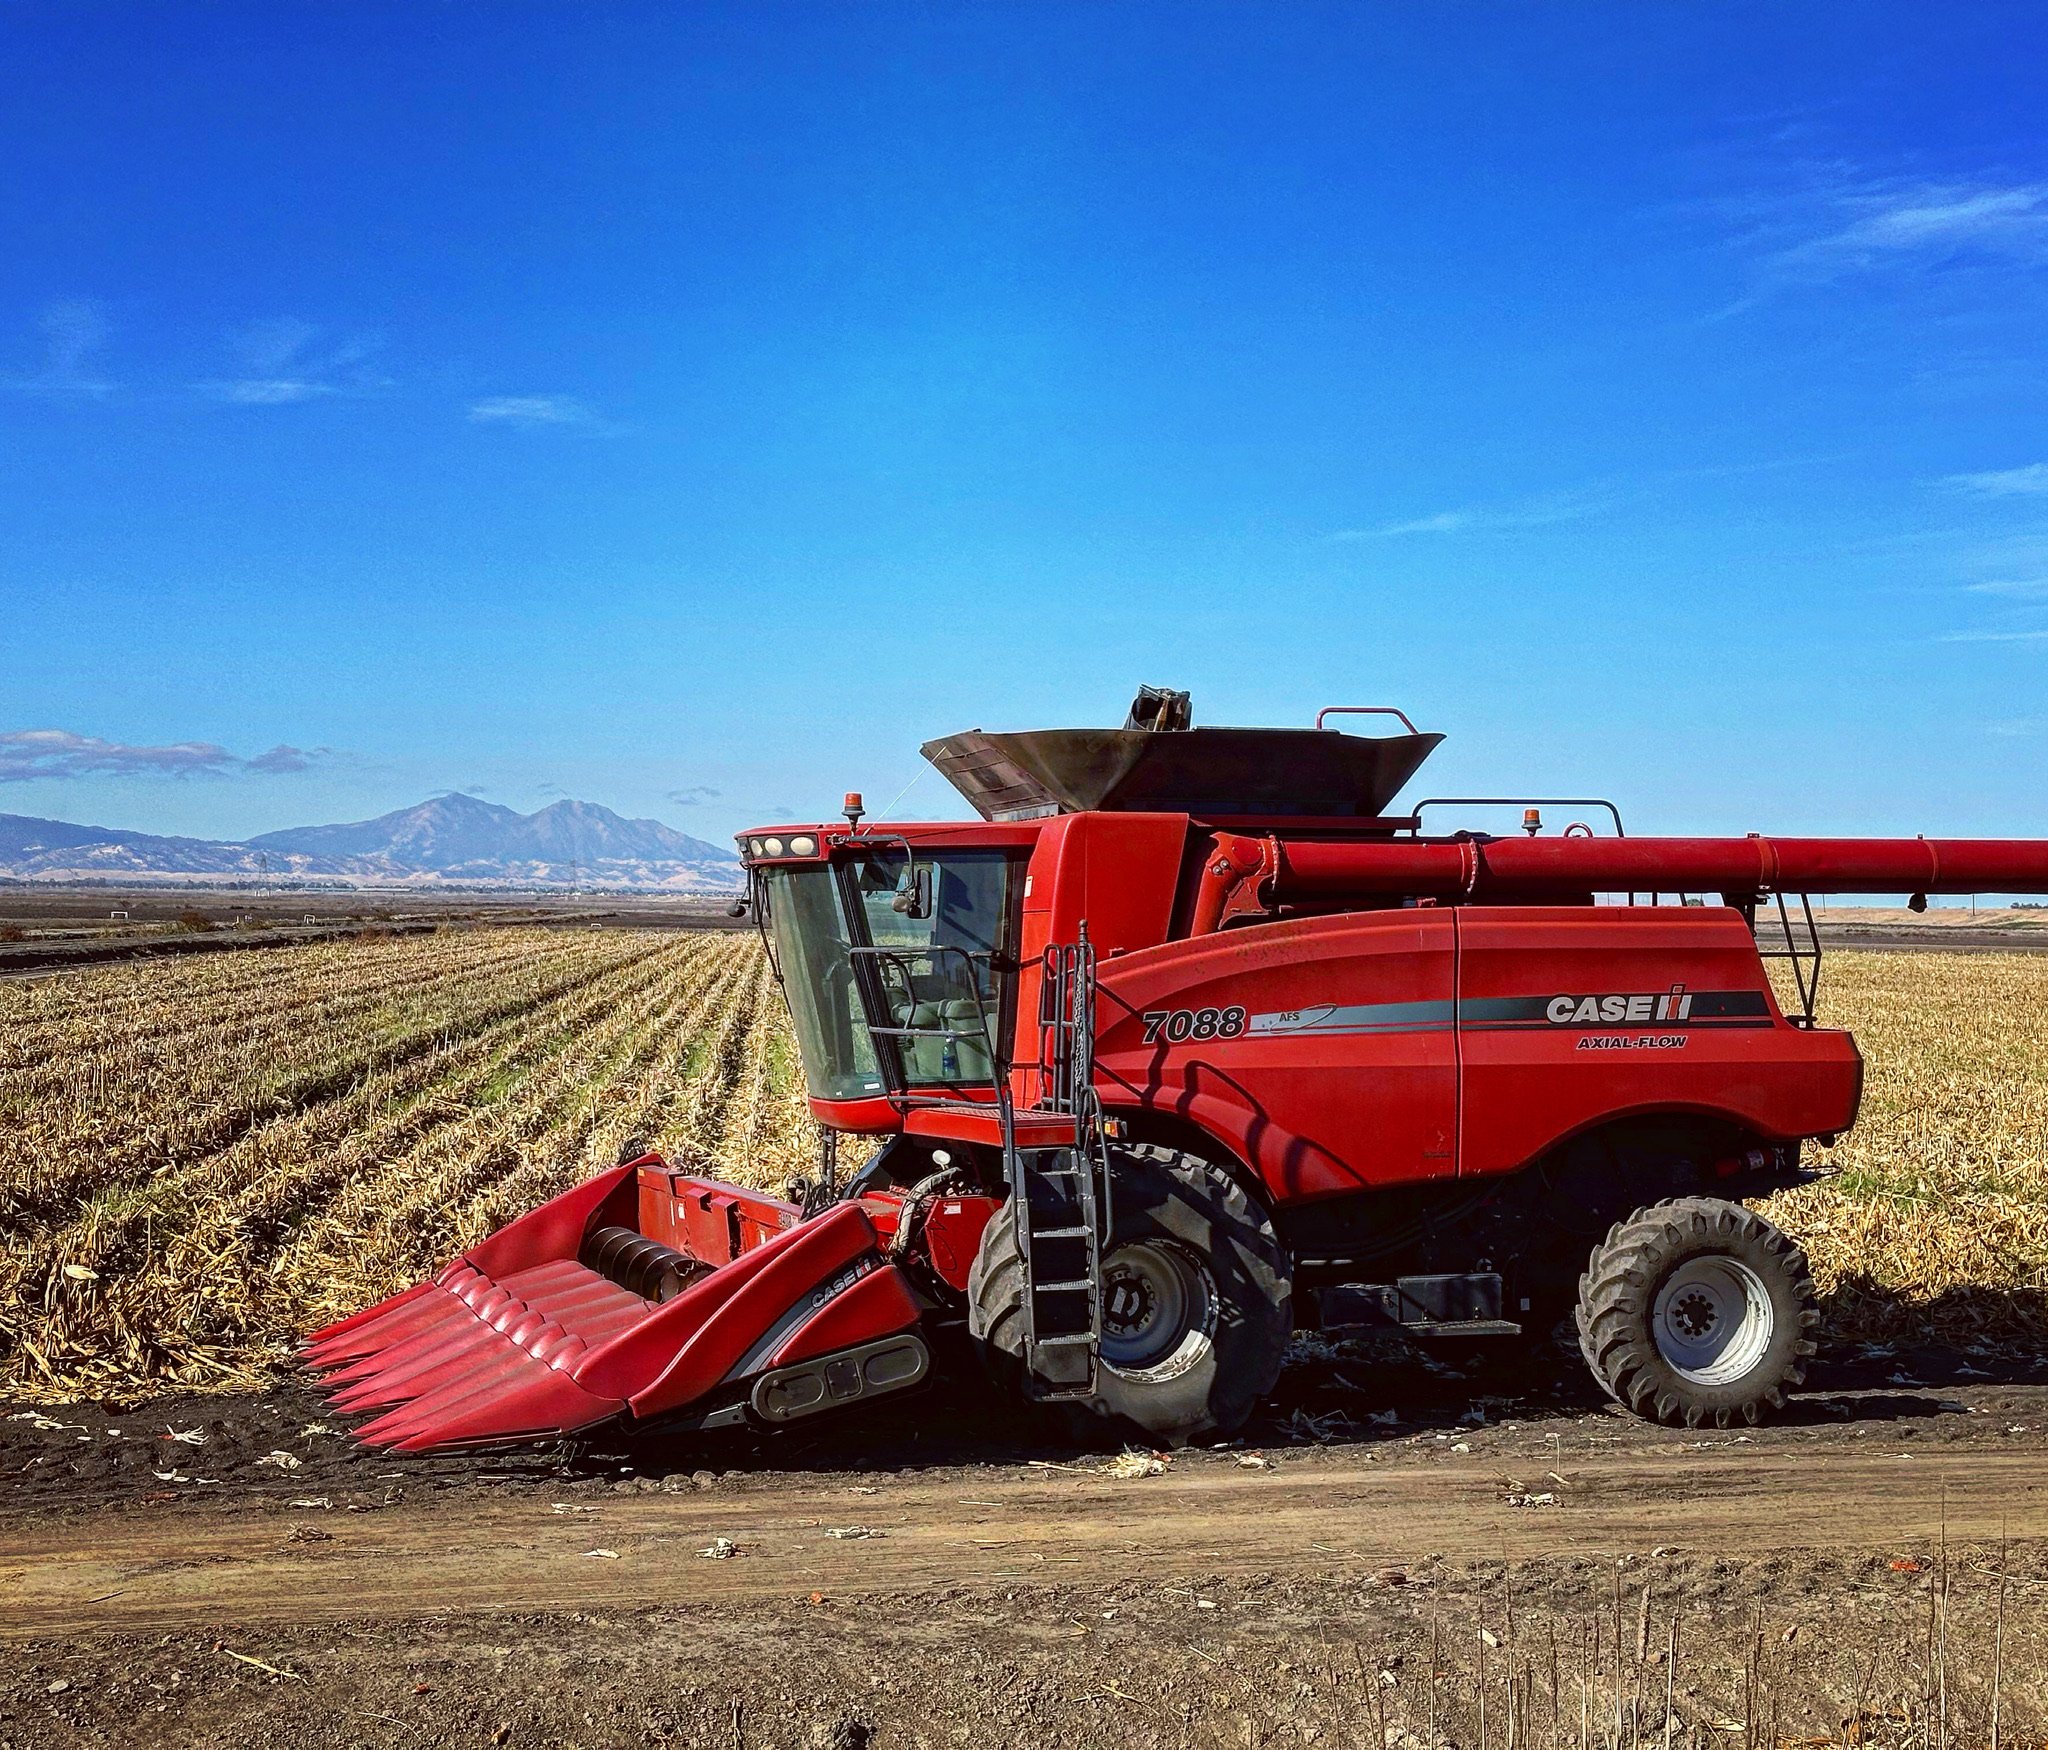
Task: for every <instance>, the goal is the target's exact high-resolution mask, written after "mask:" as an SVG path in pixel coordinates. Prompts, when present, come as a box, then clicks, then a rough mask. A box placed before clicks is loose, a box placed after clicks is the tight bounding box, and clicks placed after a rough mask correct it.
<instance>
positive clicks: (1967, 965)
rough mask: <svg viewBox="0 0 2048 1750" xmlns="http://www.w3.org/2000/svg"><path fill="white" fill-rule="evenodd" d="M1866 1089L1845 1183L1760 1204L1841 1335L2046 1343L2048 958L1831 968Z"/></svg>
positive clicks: (1840, 1168)
mask: <svg viewBox="0 0 2048 1750" xmlns="http://www.w3.org/2000/svg"><path fill="white" fill-rule="evenodd" d="M1820 1020H1821V1022H1822V1023H1823V1024H1824V1025H1826V1026H1831V1027H1847V1028H1849V1029H1850V1030H1851V1031H1853V1032H1854V1033H1855V1035H1856V1039H1857V1043H1858V1044H1859V1045H1860V1046H1861V1047H1862V1050H1863V1057H1864V1063H1865V1068H1866V1078H1865V1083H1864V1096H1863V1109H1862V1113H1861V1115H1860V1116H1859V1117H1858V1119H1857V1122H1856V1128H1855V1129H1854V1130H1852V1131H1851V1132H1850V1133H1849V1134H1848V1135H1847V1136H1845V1137H1843V1138H1842V1140H1841V1141H1840V1142H1839V1143H1838V1144H1837V1145H1836V1146H1835V1147H1834V1148H1832V1149H1828V1150H1824V1151H1819V1152H1817V1153H1816V1154H1815V1155H1814V1156H1813V1157H1812V1158H1813V1159H1814V1161H1815V1162H1816V1163H1817V1164H1819V1165H1822V1166H1824V1167H1827V1168H1829V1169H1830V1170H1832V1171H1833V1172H1834V1173H1835V1175H1836V1176H1835V1177H1833V1178H1830V1179H1828V1180H1827V1181H1825V1182H1824V1183H1821V1184H1817V1185H1809V1186H1803V1187H1801V1188H1799V1189H1797V1190H1794V1191H1788V1192H1783V1193H1781V1194H1780V1195H1778V1196H1777V1197H1775V1198H1772V1199H1770V1200H1769V1201H1768V1202H1766V1203H1764V1204H1762V1205H1760V1207H1761V1208H1762V1209H1763V1210H1764V1212H1765V1213H1766V1214H1767V1215H1769V1216H1771V1217H1772V1218H1773V1219H1774V1220H1776V1221H1777V1222H1779V1223H1780V1225H1782V1226H1783V1227H1785V1228H1786V1229H1787V1230H1788V1231H1790V1232H1791V1233H1792V1234H1793V1235H1794V1236H1795V1237H1797V1238H1798V1239H1799V1240H1800V1241H1801V1242H1802V1243H1803V1244H1804V1245H1805V1246H1806V1249H1807V1253H1808V1256H1809V1257H1810V1258H1811V1259H1812V1261H1813V1266H1814V1277H1815V1281H1816V1283H1817V1284H1818V1286H1819V1288H1820V1290H1821V1292H1822V1294H1823V1296H1824V1297H1825V1298H1826V1303H1827V1311H1828V1319H1829V1324H1830V1327H1831V1329H1832V1330H1833V1331H1834V1333H1835V1334H1836V1335H1837V1336H1853V1337H1861V1338H1871V1339H1887V1338H1896V1337H1901V1336H1905V1335H1908V1334H1911V1333H1922V1334H1928V1335H1933V1336H1936V1337H1938V1338H1940V1339H1942V1340H1943V1341H1947V1342H1960V1341H1964V1340H1968V1339H1971V1338H1977V1337H1988V1338H1992V1339H2006V1338H2014V1337H2027V1338H2030V1339H2032V1340H2034V1341H2036V1342H2038V1341H2040V1340H2041V1339H2043V1338H2048V954H1933V953H1907V954H1896V953H1895V954H1870V953H1864V954H1855V953H1838V954H1830V955H1829V956H1828V959H1827V965H1826V974H1825V978H1824V981H1823V985H1822V994H1821V1004H1820Z"/></svg>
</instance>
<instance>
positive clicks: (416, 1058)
mask: <svg viewBox="0 0 2048 1750" xmlns="http://www.w3.org/2000/svg"><path fill="white" fill-rule="evenodd" d="M814 1135H815V1132H814V1131H813V1130H812V1128H811V1125H810V1121H809V1118H808V1115H807V1113H806V1111H805V1109H804V1106H803V1101H802V1098H801V1093H800V1084H799V1078H798V1076H797V1073H796V1064H795V1058H794V1053H793V1051H792V1049H791V1047H790V1044H789V1041H788V1036H787V1033H786V1030H785V1027H784V1015H783V1009H782V1003H781V998H780V996H779V995H778V994H777V993H776V991H775V988H774V983H773V979H772V976H771V974H770V972H769V970H768V966H767V963H766V959H765V957H764V956H763V955H762V953H761V952H760V949H759V947H758V945H757V944H756V943H755V941H754V940H753V938H752V937H751V936H749V935H744V934H694V933H672V932H637V931H630V932H629V931H604V932H577V933H571V932H567V931H551V930H504V931H479V932H474V933H464V934H447V935H437V936H430V937H426V938H423V939H419V938H416V939H408V940H391V941H359V942H347V943H333V944H326V945H320V946H315V947H306V948H296V949H289V950H270V951H252V952H248V953H229V954H223V955H218V956H213V957H210V958H208V959H206V960H204V961H194V962H191V963H189V964H180V965H174V966H151V967H136V968H127V969H120V970H109V971H106V972H100V973H94V974H90V975H87V976H84V977H80V978H71V979H61V980H53V981H50V982H47V983H42V984H35V985H30V984H13V985H6V986H0V1224H4V1232H5V1235H6V1249H5V1258H4V1262H0V1309H4V1311H0V1388H4V1389H6V1390H8V1391H10V1392H12V1393H16V1394H19V1395H24V1396H28V1397H31V1398H36V1397H42V1398H63V1397H70V1396H75V1395H81V1394H106V1393H122V1392H133V1391H134V1390H136V1389H137V1388H138V1387H140V1386H143V1385H145V1384H146V1383H148V1382H151V1381H162V1382H165V1383H173V1382H175V1383H180V1384H186V1385H221V1386H230V1385H235V1384H239V1383H248V1382H250V1381H252V1380H253V1379H255V1378H256V1377H258V1376H260V1375H261V1374H263V1373H264V1372H265V1371H266V1370H267V1369H269V1368H271V1367H274V1366H275V1365H276V1364H277V1363H279V1362H280V1361H282V1359H283V1358H284V1357H285V1355H286V1353H287V1348H286V1346H287V1344H288V1343H289V1342H290V1341H291V1339H292V1338H293V1337H294V1336H296V1335H297V1334H298V1333H300V1332H302V1331H305V1330H307V1329H310V1328H312V1327H314V1326H317V1325H319V1324H321V1323H323V1322H325V1321H326V1320H328V1319H330V1318H333V1317H336V1316H338V1315H340V1314H343V1313H346V1312H349V1311H351V1310H353V1309H354V1308H355V1307H357V1306H361V1305H363V1304H365V1303H366V1302H369V1301H373V1300H375V1299H377V1298H379V1297H380V1296H382V1295H384V1294H386V1293H388V1292H390V1290H392V1289H393V1288H395V1287H398V1286H402V1285H403V1284H404V1283H406V1282H408V1281H411V1280H413V1279H415V1278H417V1277H418V1276H420V1275H421V1274H423V1273H425V1272H427V1271H430V1270H431V1269H433V1268H434V1267H435V1265H437V1264H438V1263H439V1262H440V1261H441V1260H443V1259H445V1258H446V1257H447V1256H448V1254H449V1253H450V1252H452V1251H455V1250H458V1249H459V1248H461V1247H462V1246H464V1245H467V1244H469V1243H470V1242H472V1241H474V1240H475V1239H477V1238H479V1237H481V1236H482V1235H484V1234H486V1233H488V1232H490V1231H491V1230H492V1229H493V1228H495V1227H497V1226H499V1225H501V1224H502V1223H503V1222H505V1221H507V1220H509V1219H510V1218H511V1217H512V1216H514V1215H516V1214H518V1213H520V1212H521V1211H523V1210H525V1209H527V1208H530V1207H531V1206H532V1205H533V1204H535V1203H537V1202H539V1201H541V1200H542V1199H544V1198H546V1197H547V1196H549V1195H551V1194H552V1193H553V1192H555V1191H557V1190H560V1189H561V1188H563V1187H564V1186H566V1185H568V1184H571V1183H573V1182H574V1181H576V1180H577V1179H580V1178H582V1177H585V1176H586V1175H588V1174H589V1173H591V1172H593V1171H595V1170H597V1169H598V1168H601V1167H605V1166H609V1165H610V1164H611V1163H612V1162H613V1161H614V1160H615V1159H616V1158H618V1155H619V1151H620V1149H621V1148H622V1146H624V1145H625V1144H627V1143H629V1142H646V1143H654V1144H658V1145H659V1146H660V1147H661V1148H662V1149H663V1150H664V1151H666V1152H667V1153H669V1154H670V1156H671V1157H672V1158H675V1159H678V1160H683V1161H688V1162H690V1163H692V1164H693V1165H696V1166H698V1167H700V1168H702V1169H704V1170H707V1171H711V1172H715V1173H719V1174H721V1175H724V1176H743V1177H745V1178H747V1179H748V1180H749V1181H750V1182H753V1183H761V1184H770V1183H773V1184H779V1183H781V1182H782V1180H783V1179H785V1178H787V1177H788V1175H789V1173H790V1172H791V1171H793V1170H794V1169H796V1168H797V1167H798V1166H799V1165H800V1164H801V1163H802V1162H803V1161H804V1160H805V1159H806V1158H808V1156H809V1153H810V1150H811V1147H812V1139H813V1137H814Z"/></svg>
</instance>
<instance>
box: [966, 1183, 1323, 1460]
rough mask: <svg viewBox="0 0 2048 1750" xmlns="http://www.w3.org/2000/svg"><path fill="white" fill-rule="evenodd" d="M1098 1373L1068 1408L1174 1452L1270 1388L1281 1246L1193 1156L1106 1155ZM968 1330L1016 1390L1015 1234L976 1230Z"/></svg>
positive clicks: (1258, 1216)
mask: <svg viewBox="0 0 2048 1750" xmlns="http://www.w3.org/2000/svg"><path fill="white" fill-rule="evenodd" d="M1110 1179H1111V1185H1112V1192H1111V1216H1112V1223H1113V1225H1112V1228H1111V1232H1110V1236H1109V1243H1108V1244H1107V1246H1105V1247H1104V1249H1103V1256H1102V1278H1103V1281H1102V1301H1103V1331H1102V1356H1101V1365H1100V1366H1099V1367H1098V1368H1097V1369H1096V1389H1095V1393H1094V1395H1093V1396H1092V1397H1090V1398H1087V1399H1083V1400H1076V1401H1074V1404H1073V1407H1074V1408H1075V1409H1077V1410H1081V1411H1083V1412H1085V1413H1087V1414H1089V1415H1092V1416H1095V1417H1100V1418H1103V1419H1105V1420H1108V1421H1111V1422H1116V1423H1122V1424H1125V1425H1128V1426H1130V1427H1132V1428H1135V1429H1136V1430H1138V1431H1139V1432H1141V1433H1143V1434H1144V1435H1146V1436H1147V1437H1148V1438H1150V1439H1153V1440H1158V1441H1163V1442H1166V1443H1169V1444H1173V1445H1181V1444H1185V1443H1186V1442H1187V1441H1189V1440H1193V1439H1197V1438H1202V1437H1211V1436H1217V1435H1224V1434H1228V1433H1230V1432H1232V1431H1233V1430H1234V1429H1236V1428H1238V1427H1239V1426H1240V1425H1242V1423H1243V1422H1244V1420H1245V1418H1246V1417H1248V1416H1249V1415H1250V1414H1251V1413H1252V1411H1253V1409H1255V1408H1256V1407H1257V1405H1258V1402H1259V1400H1260V1399H1261V1398H1263V1397H1264V1396H1265V1395H1266V1394H1267V1393H1268V1392H1269V1391H1271V1390H1272V1389H1273V1383H1274V1381H1275V1380H1277V1379H1278V1378H1279V1376H1280V1362H1281V1359H1282V1357H1283V1356H1284V1355H1285V1353H1286V1350H1287V1343H1288V1339H1289V1338H1290V1337H1291V1336H1292V1335H1293V1328H1294V1316H1293V1297H1292V1281H1291V1278H1290V1275H1289V1267H1288V1258H1287V1252H1286V1249H1285V1248H1284V1247H1283V1246H1282V1245H1281V1244H1280V1241H1279V1238H1278V1236H1276V1235H1275V1233H1274V1231H1273V1225H1272V1223H1271V1222H1270V1221H1268V1220H1267V1218H1266V1215H1265V1213H1264V1211H1263V1210H1261V1209H1260V1208H1259V1207H1258V1206H1257V1205H1256V1204H1255V1203H1253V1202H1252V1200H1251V1198H1250V1197H1248V1196H1247V1195H1246V1194H1245V1191H1244V1189H1243V1187H1241V1186H1240V1185H1239V1184H1238V1183H1237V1181H1236V1180H1235V1179H1233V1178H1232V1177H1231V1176H1230V1175H1229V1174H1228V1173H1226V1172H1224V1171H1223V1170H1222V1169H1221V1168H1219V1167H1215V1166H1212V1165H1211V1164H1210V1163H1209V1162H1207V1161H1204V1160H1201V1159H1199V1158H1198V1157H1197V1156H1194V1155H1190V1154H1183V1153H1180V1152H1179V1151H1177V1150H1174V1149H1166V1148H1155V1147H1150V1146H1145V1145H1137V1144H1123V1145H1119V1146H1117V1147H1115V1148H1113V1149H1112V1150H1111V1152H1110ZM967 1305H968V1315H967V1316H968V1330H969V1332H970V1334H971V1335H972V1336H973V1337H974V1338H975V1340H976V1342H977V1343H978V1344H979V1346H980V1348H981V1350H982V1354H983V1357H984V1359H985V1360H986V1361H987V1362H988V1364H989V1366H990V1369H991V1371H992V1372H994V1374H995V1375H996V1377H997V1379H998V1380H999V1381H1000V1382H1002V1383H1004V1384H1006V1385H1009V1386H1011V1387H1013V1388H1015V1389H1018V1390H1020V1391H1023V1392H1024V1393H1025V1394H1026V1395H1027V1396H1028V1395H1030V1392H1029V1372H1028V1369H1027V1368H1026V1366H1025V1356H1024V1341H1025V1330H1024V1326H1025V1315H1024V1260H1023V1259H1022V1257H1021V1256H1020V1255H1019V1253H1018V1247H1017V1230H1016V1224H1015V1223H1014V1222H1012V1221H1011V1220H1009V1219H1008V1216H1007V1214H1006V1213H1005V1214H1000V1215H998V1216H997V1218H996V1219H995V1220H994V1221H992V1222H990V1223H989V1224H988V1227H987V1229H986V1230H985V1231H984V1232H983V1235H982V1242H981V1250H980V1252H979V1253H978V1254H977V1255H976V1257H975V1260H974V1268H973V1270H972V1271H971V1272H970V1273H969V1275H968V1280H967Z"/></svg>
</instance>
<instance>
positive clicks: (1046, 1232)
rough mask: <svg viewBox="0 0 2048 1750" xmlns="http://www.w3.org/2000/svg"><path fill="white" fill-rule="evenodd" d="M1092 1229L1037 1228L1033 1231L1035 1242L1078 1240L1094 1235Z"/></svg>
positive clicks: (1032, 1235)
mask: <svg viewBox="0 0 2048 1750" xmlns="http://www.w3.org/2000/svg"><path fill="white" fill-rule="evenodd" d="M1094 1231H1095V1230H1094V1229H1093V1228H1092V1227H1035V1228H1033V1229H1032V1230H1031V1237H1032V1238H1033V1239H1034V1240H1078V1239H1080V1238H1082V1237H1083V1236H1084V1235H1087V1234H1092V1233H1093V1232H1094Z"/></svg>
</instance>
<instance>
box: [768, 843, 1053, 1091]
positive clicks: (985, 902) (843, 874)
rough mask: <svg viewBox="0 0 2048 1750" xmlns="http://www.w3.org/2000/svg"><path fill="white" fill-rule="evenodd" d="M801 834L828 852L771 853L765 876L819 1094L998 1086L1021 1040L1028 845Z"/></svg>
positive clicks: (808, 1076)
mask: <svg viewBox="0 0 2048 1750" xmlns="http://www.w3.org/2000/svg"><path fill="white" fill-rule="evenodd" d="M782 838H783V843H784V845H785V846H786V845H787V844H789V843H790V842H792V839H791V835H782ZM796 838H797V841H798V842H800V841H801V839H803V838H809V839H810V840H811V841H812V842H813V843H815V844H817V845H819V846H820V847H822V851H823V854H822V855H814V856H813V857H811V858H809V859H807V860H802V861H799V860H796V859H793V858H792V859H789V860H785V861H779V862H778V861H766V860H764V861H758V862H755V863H754V864H753V868H752V873H753V882H754V896H755V898H754V903H755V905H756V907H757V915H758V919H759V922H760V924H761V927H762V930H763V931H764V933H765V934H766V936H767V939H768V943H769V946H770V950H771V952H772V953H773V955H774V957H775V961H776V969H777V972H778V973H779V975H780V977H781V980H782V987H783V990H784V992H785V993H786V994H787V996H788V999H789V1006H790V1013H791V1017H792V1019H793V1021H794V1023H795V1031H796V1040H797V1049H798V1052H799V1053H800V1055H801V1056H802V1059H803V1068H804V1080H805V1084H806V1086H807V1087H808V1089H809V1091H810V1094H811V1097H812V1098H813V1099H814V1100H820V1101H831V1102H835V1103H837V1102H845V1101H865V1100H878V1099H888V1098H891V1097H892V1096H901V1095H903V1094H906V1093H910V1092H912V1091H915V1090H925V1091H929V1092H932V1093H935V1094H940V1095H950V1096H951V1097H954V1098H958V1097H961V1096H962V1094H964V1093H966V1092H968V1091H970V1090H977V1089H978V1090H982V1091H984V1092H992V1090H993V1085H994V1075H995V1065H996V1064H997V1063H998V1062H1000V1061H1002V1060H1003V1058H1004V1057H1005V1056H1006V1055H1007V1052H1008V1048H1009V1021H1010V1017H1009V1006H1010V1005H1009V1003H1008V1000H1007V999H1008V996H1009V991H1010V984H1011V980H1012V978H1013V976H1014V974H1015V972H1016V952H1017V930H1018V912H1019V905H1020V900H1021V891H1022V887H1023V870H1024V862H1025V859H1026V857H1027V856H1028V855H1029V848H1028V845H1026V846H1015V847H1012V846H1006V845H1000V844H998V845H987V846H978V845H964V846H963V845H957V844H954V845H932V844H929V843H923V842H914V841H913V840H911V839H910V838H907V837H905V836H903V835H901V834H898V833H894V832H887V833H883V832H877V833H860V832H858V831H856V832H853V833H840V834H832V835H828V834H825V833H816V832H814V833H811V834H806V835H796ZM766 842H767V841H765V840H764V841H763V843H764V846H765V843H766Z"/></svg>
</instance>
